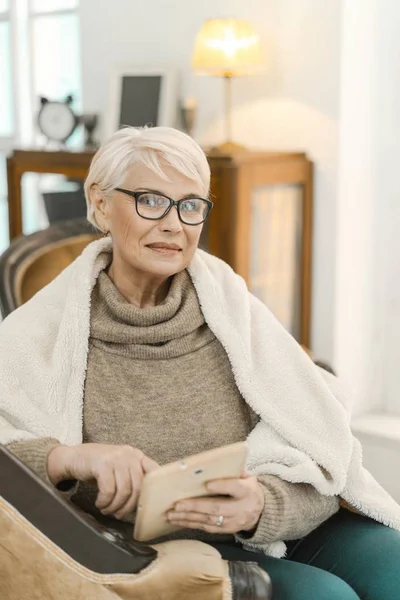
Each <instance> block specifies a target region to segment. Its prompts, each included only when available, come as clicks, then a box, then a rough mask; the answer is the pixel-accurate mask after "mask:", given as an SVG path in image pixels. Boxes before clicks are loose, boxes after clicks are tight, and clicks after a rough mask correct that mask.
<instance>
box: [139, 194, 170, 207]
mask: <svg viewBox="0 0 400 600" xmlns="http://www.w3.org/2000/svg"><path fill="white" fill-rule="evenodd" d="M139 202H140V204H141V205H142V206H147V207H149V208H156V207H158V206H163V205H164V204H165V198H163V197H162V196H140V198H139Z"/></svg>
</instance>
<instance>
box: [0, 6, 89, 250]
mask: <svg viewBox="0 0 400 600" xmlns="http://www.w3.org/2000/svg"><path fill="white" fill-rule="evenodd" d="M78 5H79V2H78V0H12V1H10V0H0V81H1V82H2V85H1V86H0V252H1V251H2V250H4V248H5V247H6V246H7V244H8V214H7V181H6V176H5V157H6V154H7V152H9V151H10V150H11V149H12V148H13V147H18V146H20V147H29V146H34V145H35V144H36V143H37V142H38V141H39V140H41V136H40V133H39V132H38V131H37V129H36V127H35V121H36V115H37V113H38V110H39V108H40V100H39V98H40V96H45V97H48V98H49V99H50V100H63V99H64V98H65V97H66V96H68V95H69V94H71V95H72V96H73V98H74V103H73V108H74V109H75V110H76V111H78V112H79V111H80V110H81V105H82V100H81V75H80V45H79V6H78ZM81 135H82V134H81V132H80V131H79V130H78V131H77V132H75V134H74V136H73V137H72V138H71V145H79V143H80V141H81ZM41 141H43V140H41ZM40 180H41V177H40V176H38V175H36V174H28V175H26V176H24V178H23V186H22V190H23V215H24V232H25V233H30V232H31V231H35V230H36V229H40V228H41V227H45V226H46V225H47V221H46V217H45V214H44V209H43V203H42V198H41V195H40V193H39V181H40ZM28 197H29V203H28V202H26V199H27V198H28Z"/></svg>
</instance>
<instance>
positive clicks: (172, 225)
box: [160, 206, 182, 232]
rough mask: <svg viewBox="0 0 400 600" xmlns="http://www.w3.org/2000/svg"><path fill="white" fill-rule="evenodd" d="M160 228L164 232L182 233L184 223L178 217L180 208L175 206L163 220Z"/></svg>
mask: <svg viewBox="0 0 400 600" xmlns="http://www.w3.org/2000/svg"><path fill="white" fill-rule="evenodd" d="M160 227H161V229H162V230H163V231H174V232H175V231H181V229H182V223H181V221H180V219H179V216H178V208H177V207H176V206H173V207H172V208H171V210H170V211H169V213H168V214H167V215H166V216H165V217H164V218H163V219H162V220H161V223H160Z"/></svg>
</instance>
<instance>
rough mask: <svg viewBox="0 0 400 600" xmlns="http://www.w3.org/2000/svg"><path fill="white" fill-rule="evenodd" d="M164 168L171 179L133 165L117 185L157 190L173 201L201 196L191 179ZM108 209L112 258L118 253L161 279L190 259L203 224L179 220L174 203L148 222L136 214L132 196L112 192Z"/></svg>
mask: <svg viewBox="0 0 400 600" xmlns="http://www.w3.org/2000/svg"><path fill="white" fill-rule="evenodd" d="M163 171H164V173H165V174H166V176H167V177H168V179H170V181H166V180H165V179H162V178H161V177H160V176H158V175H157V174H156V173H154V172H153V171H151V170H150V169H148V168H147V167H145V166H144V165H134V166H133V167H131V169H130V171H129V172H128V174H127V176H126V178H125V180H124V182H123V183H122V184H121V185H120V186H119V187H121V188H124V189H126V190H131V191H139V190H140V191H143V190H152V191H157V192H160V193H161V194H163V195H165V196H168V197H169V198H172V199H173V200H180V199H182V198H185V197H187V196H190V195H193V194H194V195H196V196H200V197H201V196H202V192H203V190H202V189H201V188H200V186H199V184H196V183H195V182H194V181H193V180H191V179H188V178H187V177H185V176H183V175H181V174H180V173H178V172H177V171H175V170H174V169H172V168H170V167H165V168H164V169H163ZM107 211H108V227H109V230H110V233H111V237H112V241H113V252H114V257H115V256H116V255H118V258H119V260H121V259H122V261H123V262H124V263H125V266H129V267H131V268H133V269H134V270H135V271H140V272H141V273H142V274H145V273H146V274H149V275H152V276H153V277H156V278H158V277H160V278H162V279H164V278H167V277H170V276H172V275H174V274H175V273H178V272H180V271H183V270H184V269H185V268H186V267H187V266H188V265H189V263H190V262H191V260H192V258H193V254H194V252H195V250H196V248H197V245H198V243H199V238H200V234H201V231H202V228H203V225H186V224H185V223H182V222H181V221H180V219H179V217H178V212H177V207H176V206H173V207H172V208H171V210H170V211H169V213H168V214H167V215H166V216H165V217H164V218H162V219H160V220H156V221H151V220H148V219H144V218H142V217H140V216H139V215H138V214H137V212H136V208H135V200H134V198H132V197H131V196H128V195H127V194H124V193H122V192H114V196H113V197H112V198H111V199H110V201H109V202H108V203H107ZM163 245H164V246H163Z"/></svg>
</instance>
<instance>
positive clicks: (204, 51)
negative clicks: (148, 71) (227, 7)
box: [192, 19, 262, 155]
mask: <svg viewBox="0 0 400 600" xmlns="http://www.w3.org/2000/svg"><path fill="white" fill-rule="evenodd" d="M261 65H262V58H261V46H260V40H259V37H258V35H257V34H256V32H255V31H254V29H253V27H252V26H251V25H250V23H248V22H247V21H241V20H238V19H210V20H207V21H205V23H204V24H203V26H202V28H201V29H200V31H199V33H198V34H197V36H196V41H195V45H194V51H193V57H192V67H193V69H194V71H195V72H197V73H198V74H201V75H214V76H217V77H224V79H225V137H226V140H225V142H224V143H223V144H220V145H219V146H217V147H215V148H213V149H212V150H213V151H214V152H215V153H217V154H228V155H232V154H236V153H238V152H242V151H244V150H245V148H244V147H243V146H240V145H239V144H235V142H233V140H232V77H238V76H241V75H249V74H251V73H254V72H256V71H258V70H260V68H261Z"/></svg>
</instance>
